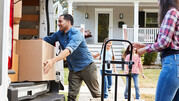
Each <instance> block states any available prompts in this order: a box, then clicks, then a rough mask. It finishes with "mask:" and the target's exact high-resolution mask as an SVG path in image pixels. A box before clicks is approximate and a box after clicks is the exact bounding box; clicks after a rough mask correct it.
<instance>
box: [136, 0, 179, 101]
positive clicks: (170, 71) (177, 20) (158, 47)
mask: <svg viewBox="0 0 179 101" xmlns="http://www.w3.org/2000/svg"><path fill="white" fill-rule="evenodd" d="M159 6H160V23H161V27H160V31H159V33H158V37H157V40H156V42H155V43H154V44H148V45H145V44H141V43H133V46H134V47H135V48H137V49H138V54H139V55H140V56H141V55H142V54H144V53H145V52H148V53H151V52H154V51H161V52H162V56H161V58H162V70H161V73H160V76H159V79H158V84H157V90H156V97H155V101H179V0H160V1H159Z"/></svg>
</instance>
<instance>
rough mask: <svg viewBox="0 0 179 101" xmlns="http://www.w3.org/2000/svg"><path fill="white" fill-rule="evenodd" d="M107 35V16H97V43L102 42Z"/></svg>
mask: <svg viewBox="0 0 179 101" xmlns="http://www.w3.org/2000/svg"><path fill="white" fill-rule="evenodd" d="M108 35H109V14H105V13H104V14H98V42H103V41H104V39H105V38H107V37H108Z"/></svg>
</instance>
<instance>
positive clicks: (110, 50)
mask: <svg viewBox="0 0 179 101" xmlns="http://www.w3.org/2000/svg"><path fill="white" fill-rule="evenodd" d="M107 40H108V38H106V39H105V40H104V43H103V45H102V48H101V51H100V52H98V53H97V54H96V55H94V54H92V56H93V58H94V59H95V58H96V57H98V56H100V57H99V59H100V60H103V50H104V44H105V42H106V41H107ZM105 60H113V61H114V60H115V59H114V52H113V48H112V42H108V44H107V45H106V58H105ZM111 67H112V66H110V68H107V65H106V64H105V72H106V73H112V68H111ZM113 67H114V73H116V66H115V65H114V64H113ZM100 72H101V74H102V61H101V66H100ZM104 81H105V84H104V86H105V87H104V98H105V99H107V97H108V91H111V86H112V76H105V79H104ZM107 89H108V91H107Z"/></svg>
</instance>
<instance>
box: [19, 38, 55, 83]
mask: <svg viewBox="0 0 179 101" xmlns="http://www.w3.org/2000/svg"><path fill="white" fill-rule="evenodd" d="M16 48H17V50H16V52H17V53H18V54H19V81H46V80H55V65H54V66H53V67H52V68H50V70H49V72H48V73H47V74H45V73H44V70H43V67H44V65H43V62H44V61H45V60H47V59H52V58H53V57H54V56H55V47H54V46H52V45H50V44H49V43H47V42H45V41H44V40H18V41H17V47H16Z"/></svg>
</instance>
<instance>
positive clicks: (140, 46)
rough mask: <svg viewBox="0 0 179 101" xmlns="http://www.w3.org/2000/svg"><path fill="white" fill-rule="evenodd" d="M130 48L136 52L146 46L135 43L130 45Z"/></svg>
mask: <svg viewBox="0 0 179 101" xmlns="http://www.w3.org/2000/svg"><path fill="white" fill-rule="evenodd" d="M132 46H133V48H136V49H137V50H138V49H140V48H144V47H145V46H146V45H145V44H143V43H138V42H135V43H132Z"/></svg>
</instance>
